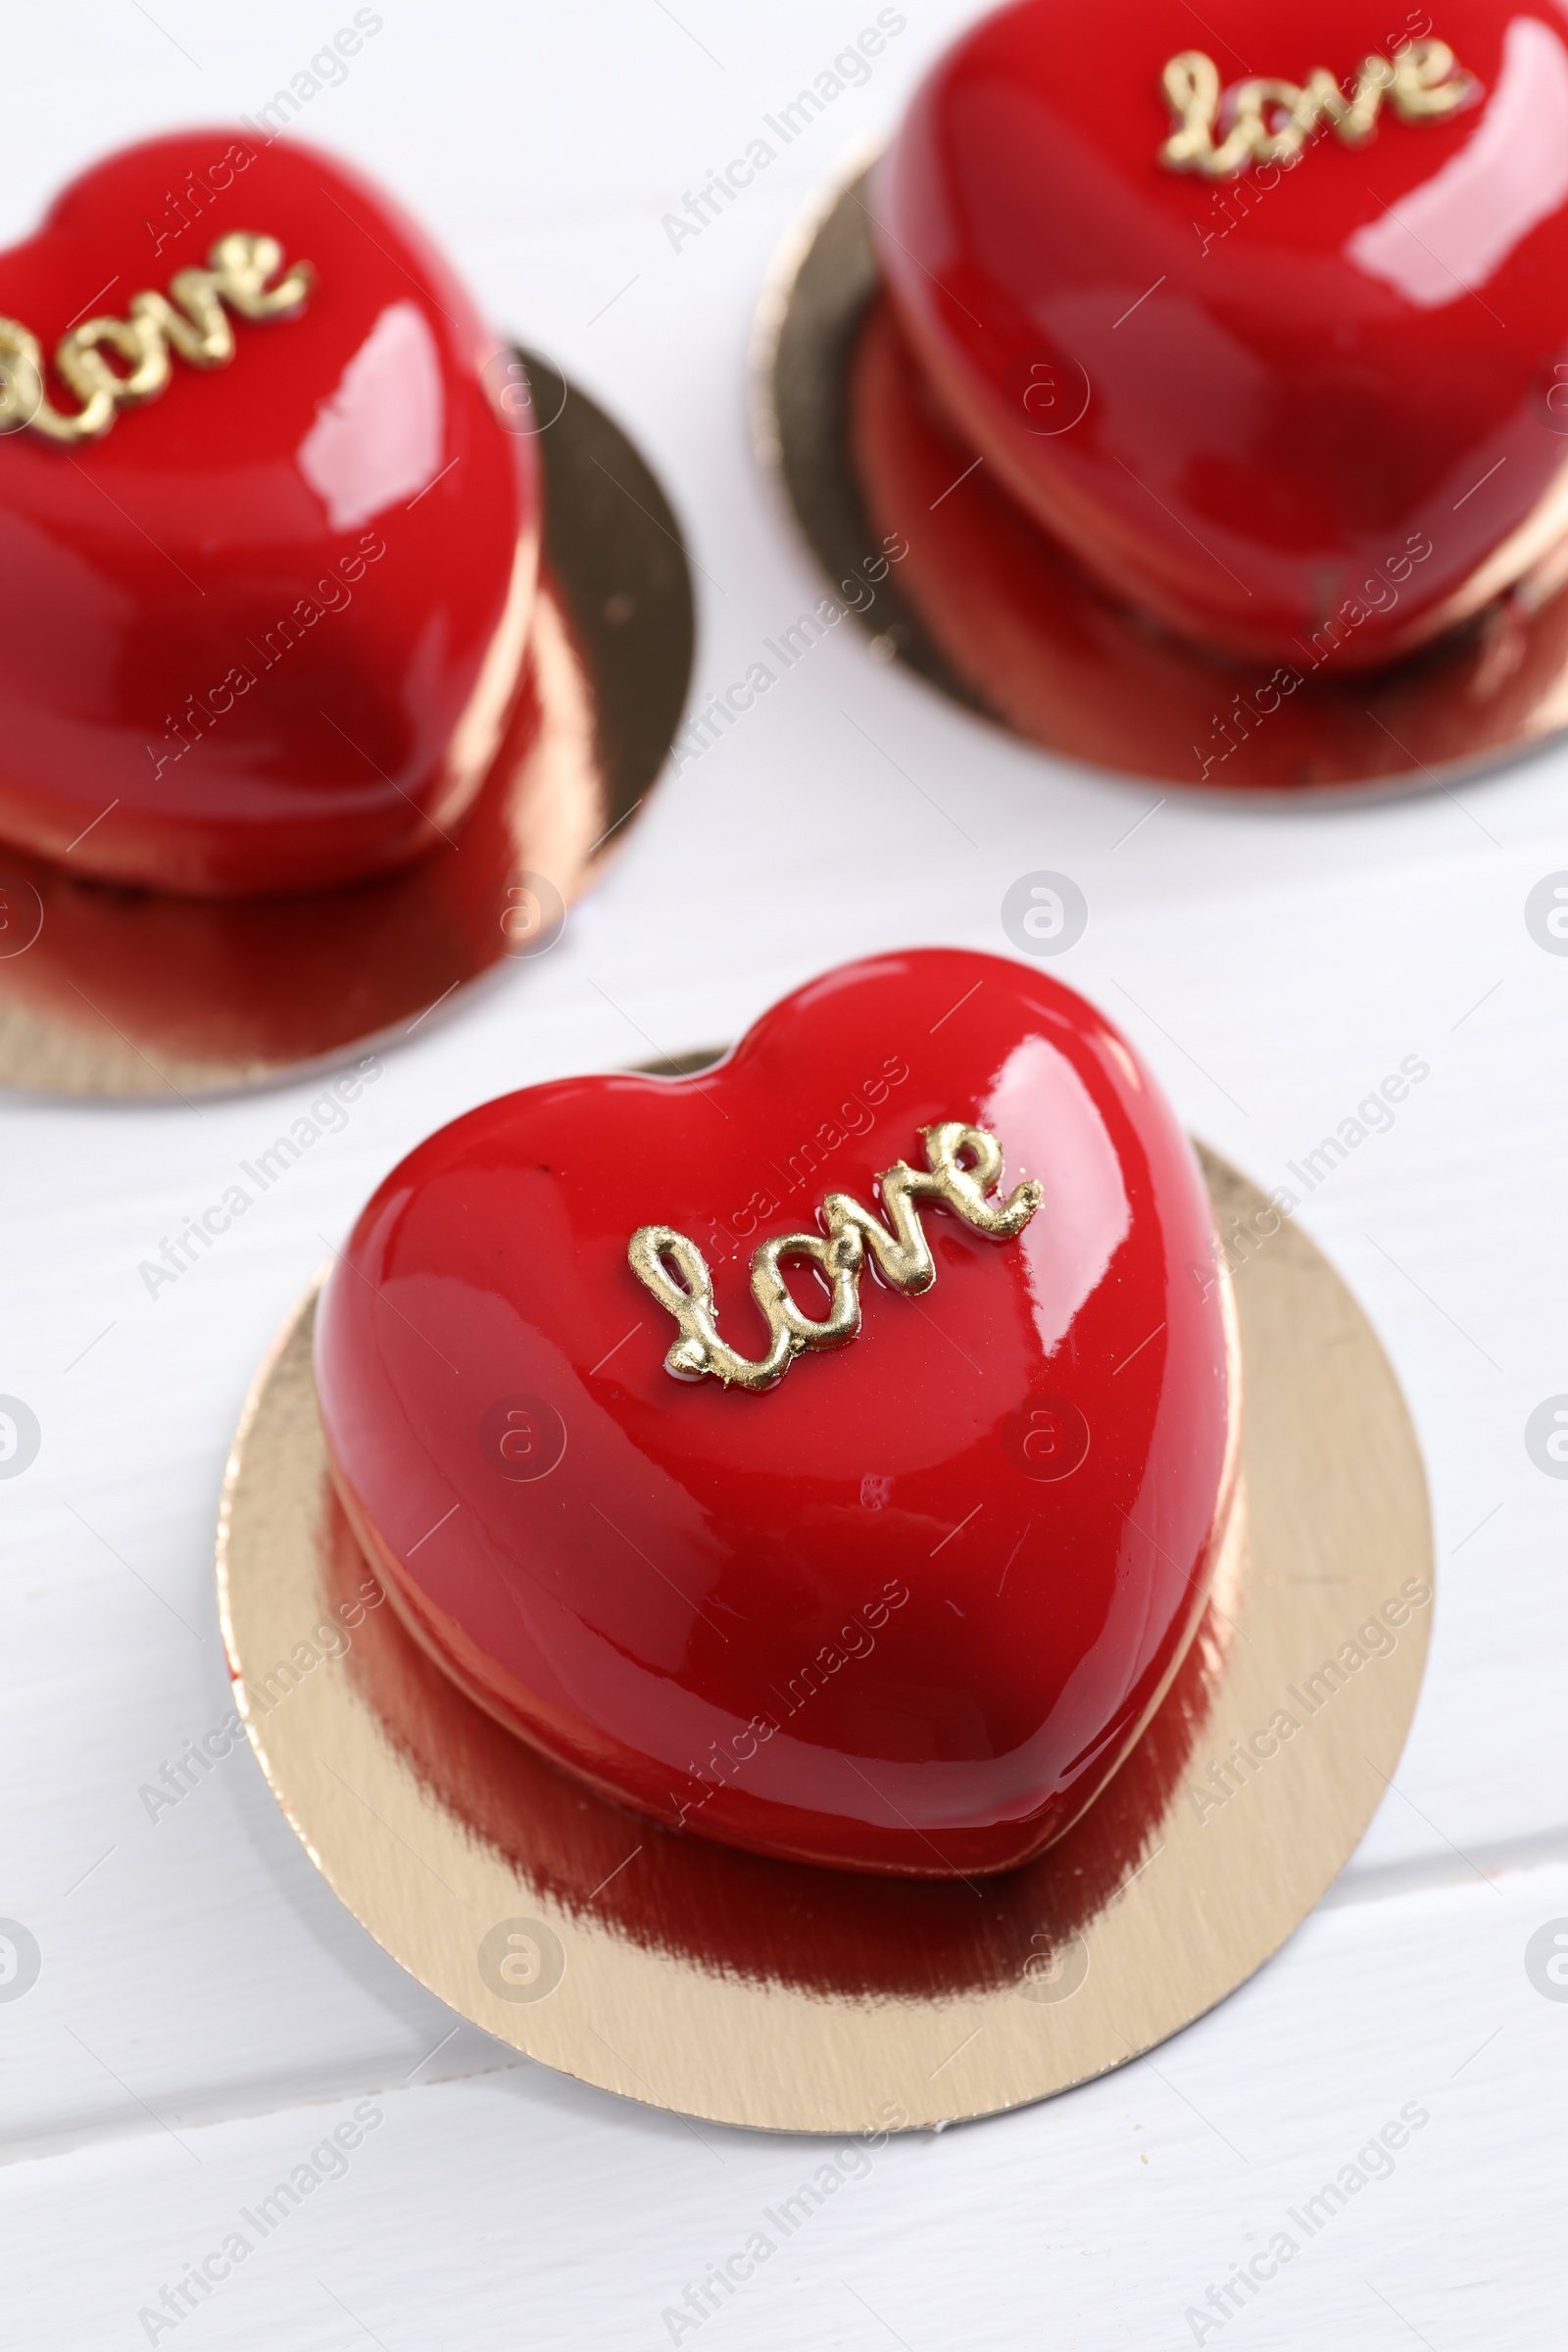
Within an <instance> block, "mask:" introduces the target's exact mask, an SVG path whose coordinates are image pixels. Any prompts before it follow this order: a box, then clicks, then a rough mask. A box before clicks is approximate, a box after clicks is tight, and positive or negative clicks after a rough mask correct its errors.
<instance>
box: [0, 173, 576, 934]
mask: <svg viewBox="0 0 1568 2352" xmlns="http://www.w3.org/2000/svg"><path fill="white" fill-rule="evenodd" d="M191 173H195V175H196V182H195V185H194V192H193V183H192V182H191V180H190V177H189V175H190V174H191ZM203 191H205V192H203ZM176 195H177V197H178V199H179V203H180V204H182V205H183V207H184V211H185V214H186V216H187V218H188V225H185V226H181V225H180V218H181V216H180V211H179V210H178V209H177V208H176V204H175V202H174V201H173V197H174V196H176ZM198 208H199V209H198ZM233 229H245V230H250V231H252V232H254V233H258V234H261V233H266V234H269V235H271V236H275V237H276V238H277V239H278V240H279V241H280V243H281V245H282V247H283V251H284V255H285V257H286V259H287V260H288V261H289V262H294V261H298V260H306V261H310V262H312V263H313V264H314V265H315V268H316V272H317V278H316V285H315V289H314V291H313V292H312V294H311V296H310V298H309V301H308V303H307V305H306V307H305V309H304V311H303V312H302V313H301V314H300V315H299V316H297V317H295V318H290V319H266V320H258V321H252V320H250V319H243V318H239V319H235V320H234V333H235V340H236V343H237V347H238V348H237V350H236V352H235V355H234V358H233V360H232V361H231V362H230V363H229V365H228V366H227V367H225V368H221V369H215V370H207V369H198V368H192V367H190V366H188V365H187V364H186V363H185V362H184V361H183V360H182V359H180V358H178V357H177V356H176V357H175V358H174V360H173V380H172V383H171V384H170V385H169V387H168V389H167V390H166V391H165V392H164V393H163V394H162V395H161V396H159V397H157V398H155V399H154V400H152V401H150V402H149V403H148V404H147V405H146V406H145V407H141V408H134V409H124V410H122V411H121V412H120V414H119V416H118V417H117V419H116V421H115V423H114V425H113V426H112V428H111V429H110V431H109V432H108V433H107V434H106V435H105V436H104V437H103V438H102V439H99V440H94V441H88V442H84V443H82V444H79V445H77V446H75V447H67V446H61V445H58V444H56V443H54V442H51V441H48V440H45V439H44V438H43V437H42V436H41V435H39V434H38V433H36V432H35V431H31V430H19V431H14V432H11V433H9V434H8V435H7V436H6V437H5V438H4V439H3V440H0V579H3V580H4V582H5V588H4V602H5V619H4V627H3V628H0V838H3V839H5V840H9V841H12V842H15V843H19V844H21V845H22V846H23V847H24V848H26V849H30V850H33V851H36V852H38V853H40V854H42V855H43V856H45V857H49V858H61V859H65V858H67V857H68V856H69V858H70V865H71V869H72V870H73V872H78V873H82V874H92V875H98V876H102V877H105V878H108V879H111V880H114V881H119V882H136V883H146V884H150V885H153V886H155V887H160V888H164V889H168V890H178V891H190V892H200V893H209V894H218V895H229V894H235V893H244V894H248V893H261V892H270V891H279V890H298V889H315V888H319V887H324V886H326V885H330V884H333V883H338V882H342V881H348V880H353V879H355V878H356V877H359V876H361V875H367V874H371V873H377V872H382V871H385V870H387V869H389V868H391V867H394V866H397V865H400V864H403V863H406V862H407V861H408V860H409V859H410V858H414V857H417V856H418V855H419V854H421V853H422V852H423V851H425V850H427V849H429V847H430V846H431V844H432V842H434V841H435V840H436V839H437V838H438V836H437V834H436V832H435V830H434V827H435V826H436V825H440V826H443V827H445V828H447V829H449V830H450V828H451V826H452V825H453V824H454V823H455V822H456V821H457V819H458V818H459V817H460V816H461V815H462V813H463V811H464V809H466V806H467V804H468V803H469V801H470V800H471V799H472V797H473V795H474V793H475V792H476V791H477V790H478V787H479V785H480V783H481V781H482V779H483V775H484V771H485V768H486V766H487V765H488V764H489V761H490V758H491V756H492V755H493V753H494V750H495V747H496V740H497V737H498V733H499V729H500V727H501V725H502V724H503V723H504V721H505V719H506V717H507V715H508V710H509V706H510V704H511V702H512V701H513V700H514V699H515V693H516V691H517V689H518V687H519V684H520V663H521V660H522V656H523V653H524V650H525V646H526V638H527V625H528V615H529V608H530V602H531V598H532V592H533V580H534V568H535V562H536V557H537V549H538V539H539V494H538V483H537V471H536V462H535V453H534V448H533V444H532V442H531V440H530V439H528V438H527V437H525V436H521V435H517V434H515V433H510V432H508V431H507V430H505V429H504V427H503V425H502V423H501V421H500V419H499V417H498V415H497V411H496V408H495V406H494V405H493V403H492V399H491V396H490V392H489V390H488V389H487V385H486V382H485V380H484V379H483V378H482V377H481V373H480V370H481V368H482V367H483V366H484V363H485V361H486V360H487V358H488V357H489V356H490V355H491V354H492V353H494V352H495V350H496V343H495V339H494V337H493V336H491V335H489V334H487V332H486V330H485V327H484V324H483V321H482V320H481V319H480V317H479V315H478V313H477V312H476V311H475V309H474V307H473V304H472V302H471V300H470V299H469V297H468V296H467V294H466V293H465V291H464V289H463V288H462V286H461V285H460V284H459V283H458V281H457V279H456V278H455V277H454V276H453V274H452V272H451V270H449V269H448V268H447V266H446V265H445V263H444V262H443V261H442V260H441V259H440V257H439V255H438V254H436V253H435V252H434V250H433V249H432V247H431V246H430V245H429V243H428V242H427V241H426V239H425V238H424V237H423V235H422V234H421V233H420V231H419V230H418V229H417V228H416V227H415V225H414V224H413V223H412V222H411V221H409V220H408V219H407V218H406V217H405V216H404V215H403V214H402V213H401V212H400V211H399V210H398V209H397V207H396V206H395V205H393V204H392V203H391V202H390V201H389V199H388V198H386V197H385V196H383V195H382V194H380V193H379V192H378V191H377V190H376V189H374V188H372V187H371V186H370V185H369V184H368V182H366V181H365V180H363V179H361V178H360V177H359V176H358V175H357V174H356V173H353V172H349V171H347V170H346V169H345V168H344V167H343V166H341V165H339V164H334V163H329V162H327V161H326V160H325V159H324V158H323V157H322V156H320V155H319V154H318V153H316V152H315V151H314V150H310V149H307V148H304V147H298V146H295V145H293V144H292V143H291V142H288V141H278V142H275V143H274V144H272V145H270V146H267V147H262V146H260V145H259V144H258V143H256V142H254V141H250V140H247V139H246V138H245V137H244V136H243V134H241V133H238V132H229V131H224V130H214V131H192V132H185V133H182V134H181V135H180V136H178V137H177V138H167V139H159V140H155V141H153V142H151V143H150V144H148V145H146V146H142V147H135V148H130V149H127V150H125V151H124V152H123V153H122V154H120V155H116V156H113V157H111V158H110V159H109V160H108V161H107V162H105V163H102V164H99V165H96V166H95V167H94V168H93V170H92V171H90V172H87V173H85V174H84V175H83V176H82V177H81V178H80V179H78V180H76V181H75V182H73V185H72V186H71V187H70V188H68V189H67V190H66V192H65V194H64V195H63V196H62V197H61V198H60V199H59V201H58V202H57V203H56V204H55V206H54V208H53V210H52V211H51V212H50V214H49V217H48V219H47V220H46V221H45V222H44V224H43V226H42V228H41V229H40V230H39V231H38V233H37V235H36V236H34V237H33V238H31V239H30V240H29V241H28V242H27V243H26V244H25V245H19V246H16V247H14V248H13V249H12V250H11V251H10V252H8V253H6V254H4V255H0V314H4V315H5V316H6V317H8V318H11V319H18V320H20V321H21V322H22V323H23V324H24V325H25V326H26V327H27V328H29V329H30V330H31V332H32V333H33V334H34V335H36V336H37V338H38V340H39V342H40V343H41V345H42V346H43V350H44V352H45V354H46V355H52V354H53V352H54V349H55V346H56V344H57V342H58V341H59V339H60V337H61V335H62V334H63V333H64V332H65V330H66V329H67V327H68V326H70V325H71V324H72V323H73V321H74V320H75V319H78V318H79V317H80V316H81V315H82V314H83V313H84V312H85V313H88V314H90V315H94V316H99V315H104V314H113V315H116V316H119V317H122V318H123V317H124V316H125V313H126V308H127V306H128V304H129V301H130V298H131V296H132V295H133V294H134V293H136V292H137V291H139V290H140V289H141V288H143V287H150V288H153V289H155V290H157V291H159V292H162V293H167V292H168V290H169V285H170V281H171V279H172V277H173V275H174V273H175V272H176V271H177V270H184V269H190V268H196V267H200V266H202V265H203V264H205V262H206V259H207V255H208V252H209V249H210V248H211V246H212V245H213V243H214V241H215V239H217V238H218V237H219V236H221V235H223V234H225V233H226V232H228V231H230V230H233ZM50 392H51V398H52V400H53V402H54V405H55V406H56V407H57V408H59V409H60V410H62V411H63V412H66V413H74V412H75V410H76V409H77V408H78V407H79V405H80V404H79V402H78V401H77V400H76V399H75V398H74V396H73V395H72V394H71V393H70V392H69V390H67V388H66V387H65V386H64V385H63V384H62V383H61V381H60V380H59V378H58V377H57V376H56V375H55V374H54V372H53V369H52V368H51V369H50ZM487 657H488V658H489V659H488V661H487ZM243 681H248V682H243ZM87 828H90V830H88V829H87Z"/></svg>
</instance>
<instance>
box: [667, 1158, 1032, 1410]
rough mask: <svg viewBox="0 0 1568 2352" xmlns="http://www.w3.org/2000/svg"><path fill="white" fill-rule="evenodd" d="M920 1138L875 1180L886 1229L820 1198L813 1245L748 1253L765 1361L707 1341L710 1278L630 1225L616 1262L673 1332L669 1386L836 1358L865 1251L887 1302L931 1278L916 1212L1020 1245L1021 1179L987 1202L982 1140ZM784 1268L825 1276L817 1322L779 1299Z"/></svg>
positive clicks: (676, 1245) (991, 1169) (794, 1238)
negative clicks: (812, 1352) (818, 1351)
mask: <svg viewBox="0 0 1568 2352" xmlns="http://www.w3.org/2000/svg"><path fill="white" fill-rule="evenodd" d="M920 1134H921V1137H922V1139H923V1141H924V1144H925V1156H926V1165H925V1167H924V1168H911V1167H909V1166H907V1164H906V1162H905V1161H903V1160H902V1159H901V1160H896V1161H895V1163H894V1165H893V1166H892V1167H891V1168H889V1169H887V1170H886V1172H885V1173H884V1174H883V1175H881V1176H879V1177H878V1179H877V1185H878V1189H879V1190H880V1193H881V1196H882V1205H883V1207H884V1208H885V1209H886V1211H887V1220H888V1221H887V1223H886V1224H884V1223H883V1221H882V1219H881V1218H880V1217H878V1216H876V1215H875V1214H874V1213H873V1212H872V1211H871V1210H870V1209H868V1208H865V1207H862V1205H861V1203H860V1202H859V1201H855V1200H852V1199H851V1197H850V1195H849V1194H848V1193H829V1194H828V1196H827V1199H826V1200H825V1201H823V1203H822V1206H821V1208H820V1210H819V1211H818V1216H819V1219H820V1222H821V1227H822V1230H821V1232H820V1233H786V1234H782V1235H780V1236H777V1237H776V1238H775V1239H774V1240H772V1241H768V1242H764V1243H763V1244H762V1246H761V1248H760V1250H758V1251H757V1253H756V1255H755V1256H754V1257H753V1259H752V1278H751V1279H752V1297H753V1298H754V1299H756V1301H757V1303H758V1305H759V1307H760V1309H761V1312H762V1317H763V1320H764V1321H765V1322H766V1324H767V1329H768V1343H769V1344H768V1348H767V1352H766V1354H765V1355H761V1356H757V1357H752V1356H745V1355H739V1354H737V1353H736V1351H735V1349H734V1348H730V1347H728V1346H726V1344H725V1343H724V1341H723V1340H721V1339H720V1338H719V1336H718V1309H717V1307H716V1306H715V1304H714V1303H713V1278H712V1275H711V1272H710V1270H709V1265H708V1260H707V1259H706V1258H705V1257H704V1255H703V1253H702V1251H701V1250H699V1249H698V1247H697V1244H696V1243H695V1242H693V1241H690V1240H689V1239H688V1238H687V1236H686V1235H685V1234H683V1233H677V1232H676V1231H675V1229H674V1227H673V1226H670V1225H639V1226H638V1228H637V1231H636V1232H635V1233H634V1234H633V1235H632V1237H631V1241H630V1243H629V1244H628V1245H627V1250H626V1256H627V1259H628V1261H629V1263H630V1266H631V1270H632V1272H633V1273H634V1274H635V1275H636V1277H637V1279H638V1281H639V1282H641V1283H643V1284H645V1285H646V1287H647V1288H648V1289H649V1290H650V1291H652V1293H653V1295H654V1297H655V1298H656V1299H658V1301H659V1303H660V1305H661V1306H662V1307H664V1308H665V1309H667V1311H668V1312H669V1313H670V1314H671V1315H673V1316H674V1318H675V1321H676V1322H677V1323H678V1324H679V1325H680V1334H681V1336H680V1338H679V1339H678V1340H676V1341H675V1343H674V1344H673V1346H672V1347H671V1348H670V1350H669V1352H668V1354H667V1355H666V1356H665V1358H664V1369H665V1371H666V1372H672V1373H673V1374H674V1376H675V1378H676V1379H677V1380H693V1381H695V1380H702V1379H703V1378H704V1377H705V1376H706V1375H708V1374H711V1375H712V1377H713V1378H714V1379H715V1380H719V1381H722V1382H723V1384H724V1386H725V1387H726V1388H729V1387H731V1386H733V1387H735V1388H738V1389H753V1390H760V1389H770V1388H771V1387H772V1386H773V1384H774V1382H775V1381H778V1380H781V1379H782V1378H783V1376H784V1374H785V1373H786V1372H787V1371H788V1370H789V1368H790V1366H791V1364H792V1363H793V1362H794V1361H795V1358H796V1357H797V1356H798V1355H800V1354H801V1353H802V1352H803V1351H804V1350H805V1349H807V1348H842V1347H843V1346H844V1345H845V1343H846V1342H847V1341H849V1340H853V1339H855V1338H856V1337H857V1336H858V1332H859V1329H860V1274H861V1271H862V1269H863V1267H864V1265H865V1253H866V1251H867V1250H870V1252H871V1255H872V1256H873V1257H874V1258H875V1260H876V1263H877V1266H878V1269H879V1270H880V1272H881V1274H882V1276H883V1279H884V1280H885V1281H886V1282H888V1283H889V1284H891V1286H892V1287H893V1288H894V1289H895V1290H899V1291H905V1292H907V1293H909V1294H910V1295H911V1296H912V1295H913V1294H914V1293H916V1292H919V1291H928V1290H930V1288H931V1286H932V1284H933V1283H934V1282H935V1281H936V1278H937V1269H936V1260H935V1259H934V1258H933V1256H932V1254H931V1245H930V1243H929V1242H928V1241H927V1240H926V1237H925V1232H924V1229H923V1228H922V1226H921V1223H920V1216H919V1206H918V1204H919V1203H920V1202H921V1201H931V1202H933V1203H935V1202H938V1201H940V1202H941V1203H942V1204H943V1205H944V1206H945V1207H947V1208H951V1209H952V1210H953V1211H954V1213H955V1214H956V1215H957V1216H960V1217H962V1219H963V1221H964V1223H965V1224H966V1225H972V1226H973V1228H974V1230H975V1231H976V1233H983V1234H986V1235H988V1236H989V1237H990V1238H991V1240H993V1241H998V1242H1009V1241H1011V1240H1012V1239H1013V1238H1014V1236H1015V1235H1017V1234H1020V1233H1022V1231H1023V1229H1024V1227H1025V1226H1026V1225H1027V1224H1028V1222H1029V1220H1030V1218H1031V1217H1032V1216H1033V1215H1034V1213H1035V1210H1036V1209H1037V1208H1038V1207H1039V1206H1040V1201H1041V1197H1042V1196H1041V1189H1040V1186H1039V1185H1038V1184H1037V1183H1036V1182H1035V1180H1034V1178H1033V1177H1026V1178H1025V1179H1024V1181H1023V1182H1022V1183H1021V1184H1018V1185H1016V1186H1015V1187H1014V1189H1013V1191H1012V1192H1011V1193H1010V1194H1009V1195H1008V1197H1007V1199H1006V1200H1005V1201H992V1200H989V1199H988V1198H987V1195H988V1194H989V1193H990V1192H991V1191H992V1189H993V1187H994V1186H995V1185H996V1184H997V1183H998V1181H999V1180H1000V1178H1001V1175H1002V1146H1001V1145H1000V1144H999V1143H998V1141H997V1139H996V1137H995V1136H994V1135H992V1134H990V1133H988V1131H987V1130H986V1129H985V1128H984V1127H967V1126H965V1125H964V1124H963V1122H962V1121H961V1120H958V1119H944V1120H942V1121H941V1122H940V1123H939V1124H938V1125H936V1126H934V1127H922V1128H921V1130H920ZM966 1161H967V1163H969V1164H965V1163H966ZM791 1258H794V1259H805V1260H807V1261H808V1262H809V1263H810V1264H813V1265H815V1266H817V1267H819V1268H820V1270H821V1272H822V1274H823V1275H824V1276H825V1278H826V1280H827V1282H828V1285H829V1287H830V1290H831V1293H832V1298H831V1303H830V1305H829V1307H828V1311H827V1313H826V1314H825V1315H821V1316H817V1315H808V1314H805V1313H803V1312H802V1310H801V1308H800V1307H799V1306H798V1305H797V1304H796V1301H795V1300H794V1299H793V1298H792V1297H791V1296H790V1293H789V1290H788V1288H787V1287H786V1284H785V1281H784V1275H783V1271H782V1267H783V1264H784V1262H785V1261H786V1260H787V1259H791ZM672 1268H673V1271H672V1270H671V1269H672Z"/></svg>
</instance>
